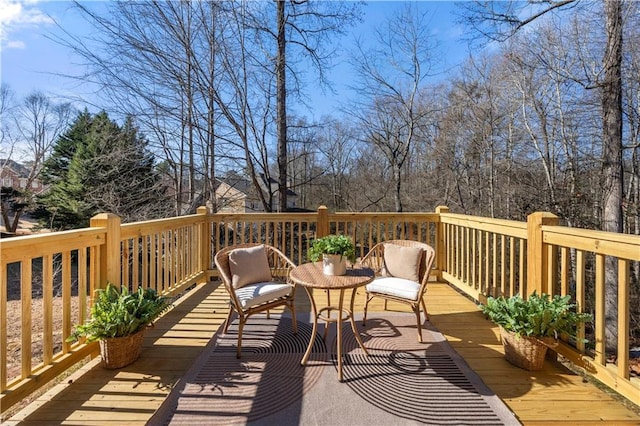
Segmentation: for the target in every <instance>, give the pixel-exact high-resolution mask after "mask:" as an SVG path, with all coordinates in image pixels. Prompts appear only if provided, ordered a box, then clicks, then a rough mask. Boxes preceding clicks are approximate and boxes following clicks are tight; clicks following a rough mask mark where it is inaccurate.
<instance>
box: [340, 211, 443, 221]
mask: <svg viewBox="0 0 640 426" xmlns="http://www.w3.org/2000/svg"><path fill="white" fill-rule="evenodd" d="M328 216H329V220H344V218H345V217H352V218H356V219H363V218H365V219H377V218H389V219H392V218H402V219H411V218H416V219H428V220H429V221H430V222H439V221H440V220H439V219H440V214H439V213H421V212H402V213H387V212H384V213H383V212H335V213H329V214H328Z"/></svg>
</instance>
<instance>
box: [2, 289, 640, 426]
mask: <svg viewBox="0 0 640 426" xmlns="http://www.w3.org/2000/svg"><path fill="white" fill-rule="evenodd" d="M227 300H228V299H227V295H226V293H225V291H224V289H223V288H222V286H219V285H218V284H217V283H207V284H205V285H202V286H199V287H196V288H195V289H193V290H192V291H191V292H190V294H189V296H188V297H185V298H183V299H182V300H181V301H180V302H179V303H177V304H176V306H175V307H174V309H173V310H172V311H170V312H169V313H168V314H167V315H165V316H164V317H163V318H161V319H160V320H159V321H158V322H157V323H156V325H155V327H153V328H152V329H150V330H148V331H147V333H146V335H145V343H144V345H145V347H144V350H143V352H142V355H141V358H140V359H139V360H138V361H137V362H136V363H134V364H132V365H131V366H128V367H126V368H124V369H121V370H115V371H114V370H105V369H102V368H100V367H99V366H98V361H99V360H97V359H96V360H93V361H91V363H90V364H88V365H87V366H85V367H83V368H82V369H81V370H80V371H78V372H76V373H74V374H73V375H72V376H70V377H69V378H68V379H66V380H65V383H63V384H60V385H57V386H56V387H55V388H54V389H52V390H50V391H49V392H47V393H46V394H44V395H42V396H41V397H39V398H38V399H37V400H36V401H34V402H33V403H32V404H31V405H29V406H28V407H27V408H26V409H24V410H23V411H21V412H20V413H18V414H17V415H16V416H14V418H13V419H11V420H10V421H9V422H7V425H14V424H22V425H41V424H83V425H103V426H104V425H112V424H131V425H143V424H145V423H146V421H147V420H148V419H149V418H150V416H151V415H152V414H153V413H154V412H155V410H156V409H157V408H158V407H159V406H160V405H161V404H162V402H163V401H164V399H165V397H166V396H167V395H168V394H169V392H170V390H171V388H172V386H174V385H175V383H176V382H177V381H178V380H179V378H180V377H182V375H183V374H184V373H185V372H186V371H187V370H188V368H189V367H190V366H191V364H192V363H193V361H194V360H195V358H196V357H197V356H198V355H199V354H200V352H201V351H202V349H203V348H204V346H205V345H206V344H207V343H208V342H209V340H210V339H211V337H212V336H213V334H214V333H215V332H216V331H217V330H218V329H219V327H220V325H221V324H222V323H223V321H224V319H225V318H226V315H227V309H228V308H227V306H228V303H227ZM363 304H364V294H363V292H362V290H359V291H358V293H357V296H356V307H355V309H356V312H362V308H363ZM296 308H297V311H298V312H299V313H301V314H304V313H305V312H309V310H310V304H309V301H308V299H307V295H306V292H305V291H298V292H297V294H296ZM388 308H389V310H390V311H393V312H407V314H408V315H412V314H411V313H410V311H409V310H408V308H407V306H406V305H402V304H397V305H394V304H391V303H390V304H389V305H388ZM427 309H428V310H429V314H430V320H431V322H432V323H433V324H434V325H435V326H436V327H437V328H438V329H439V330H440V331H441V332H442V333H443V334H444V335H445V336H446V337H447V339H448V340H449V341H450V342H451V345H452V346H453V347H454V349H455V350H456V351H457V352H458V353H459V354H460V355H461V356H462V357H463V358H465V360H466V361H467V363H468V364H469V365H470V367H471V368H473V369H474V371H476V373H477V374H478V375H479V376H480V377H481V378H482V379H483V380H484V382H485V383H486V384H487V385H488V386H489V387H490V388H491V389H492V390H493V391H494V392H495V393H496V394H497V395H498V396H499V397H500V398H502V399H503V401H505V403H506V404H507V405H508V406H509V408H510V409H512V410H513V411H514V412H515V413H516V415H517V416H518V418H519V419H520V420H521V421H522V422H523V423H524V424H525V425H527V426H528V425H531V426H538V425H548V424H560V425H562V426H570V425H577V424H579V425H590V424H591V423H593V424H595V423H599V424H603V423H607V424H616V425H632V424H633V425H640V415H638V414H636V413H634V412H633V411H632V410H630V409H628V408H626V407H625V406H624V405H623V404H621V403H619V402H617V401H616V400H614V398H612V397H610V396H609V395H608V394H606V393H605V392H603V391H601V390H599V389H598V388H596V387H595V386H593V385H591V384H590V383H585V382H584V380H583V379H582V377H580V376H578V375H575V374H573V373H572V372H570V371H569V370H567V369H566V368H564V367H563V366H562V365H560V364H558V363H554V362H549V361H548V362H546V363H545V367H544V369H543V370H542V371H539V372H529V371H525V370H522V369H520V368H516V367H514V366H512V365H511V364H509V363H508V362H507V361H506V360H505V359H504V352H503V350H502V345H501V344H500V340H499V337H498V332H497V327H495V326H494V325H493V324H492V323H490V322H489V321H487V320H486V319H484V316H483V315H482V313H481V312H480V311H479V309H478V307H477V306H476V305H475V304H474V303H473V302H472V301H470V300H469V299H467V298H466V297H464V296H462V295H460V294H459V293H458V292H457V291H455V290H454V289H453V288H451V287H450V286H448V285H446V284H440V283H433V284H430V286H429V290H428V292H427ZM369 310H370V312H374V311H378V312H382V311H383V303H382V301H379V300H376V299H374V301H373V302H372V303H371V304H370V306H369ZM277 312H281V309H280V310H277ZM382 315H384V314H383V313H382ZM168 360H169V361H168Z"/></svg>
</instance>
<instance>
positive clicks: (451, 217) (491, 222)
mask: <svg viewBox="0 0 640 426" xmlns="http://www.w3.org/2000/svg"><path fill="white" fill-rule="evenodd" d="M440 222H442V223H448V224H451V225H459V226H465V227H470V228H478V227H480V226H482V228H483V229H484V230H489V231H493V232H496V233H499V234H504V235H509V236H514V237H518V238H527V223H526V222H518V221H515V220H507V219H493V218H488V217H482V216H467V215H464V214H457V213H441V214H440ZM487 226H489V227H491V229H486V228H487Z"/></svg>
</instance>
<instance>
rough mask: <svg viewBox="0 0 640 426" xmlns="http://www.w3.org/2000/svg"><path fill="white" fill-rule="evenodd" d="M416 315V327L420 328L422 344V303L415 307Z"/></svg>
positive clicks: (419, 334)
mask: <svg viewBox="0 0 640 426" xmlns="http://www.w3.org/2000/svg"><path fill="white" fill-rule="evenodd" d="M413 312H415V314H416V325H417V326H418V342H420V343H422V324H421V323H420V303H418V304H416V305H415V306H414V307H413Z"/></svg>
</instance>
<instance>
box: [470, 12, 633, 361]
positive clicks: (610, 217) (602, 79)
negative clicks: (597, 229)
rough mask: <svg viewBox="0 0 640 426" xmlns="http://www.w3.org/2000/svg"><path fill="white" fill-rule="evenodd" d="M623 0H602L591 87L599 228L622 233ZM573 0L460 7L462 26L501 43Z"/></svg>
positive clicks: (613, 312) (612, 330)
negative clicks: (598, 157) (599, 46)
mask: <svg viewBox="0 0 640 426" xmlns="http://www.w3.org/2000/svg"><path fill="white" fill-rule="evenodd" d="M626 3H627V2H625V1H623V0H603V1H602V10H603V12H604V18H605V19H604V21H605V22H604V26H603V32H604V34H605V38H606V41H605V45H604V49H603V53H602V66H601V68H600V70H599V71H598V73H597V74H596V75H595V78H594V81H593V87H597V88H598V89H599V92H600V99H601V109H602V117H601V119H602V139H603V141H602V170H603V182H602V216H601V223H602V229H603V230H605V231H610V232H622V230H623V228H622V224H623V221H622V205H623V187H624V169H623V138H622V136H623V135H622V124H623V116H622V114H623V111H622V63H623V61H622V59H623V56H622V49H623V44H622V42H623V24H624V22H623V10H624V9H625V7H626ZM578 4H580V3H579V2H577V0H561V1H554V0H544V1H533V0H530V1H527V2H513V1H508V2H473V3H460V5H461V7H463V8H464V9H466V15H465V19H466V23H467V24H469V26H471V27H472V28H473V29H474V30H476V31H477V32H478V33H479V34H481V35H482V36H484V37H487V38H489V39H491V40H497V41H504V40H506V39H508V38H510V37H511V36H513V35H514V34H516V33H517V32H518V31H520V30H521V29H522V28H524V27H526V26H528V25H529V24H530V23H532V22H534V21H538V20H540V19H541V18H542V17H545V16H547V15H549V14H551V13H552V12H559V11H566V10H575V9H574V8H575V7H577V5H578ZM614 261H615V259H610V260H609V263H608V265H607V266H608V267H607V268H606V270H607V277H606V282H607V285H606V290H605V299H606V312H607V318H606V327H607V348H608V350H611V351H615V350H616V348H615V342H616V336H617V302H616V301H617V270H616V268H615V264H614V263H613V262H614Z"/></svg>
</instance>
